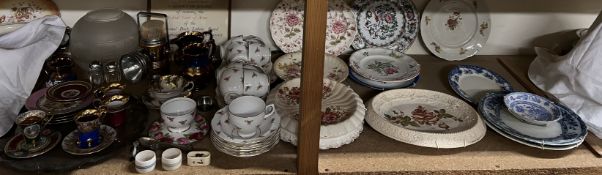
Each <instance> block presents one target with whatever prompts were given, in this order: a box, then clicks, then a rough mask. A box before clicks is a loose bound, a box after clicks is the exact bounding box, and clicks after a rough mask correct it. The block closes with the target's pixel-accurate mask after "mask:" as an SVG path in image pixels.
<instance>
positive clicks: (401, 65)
mask: <svg viewBox="0 0 602 175" xmlns="http://www.w3.org/2000/svg"><path fill="white" fill-rule="evenodd" d="M349 67H351V69H352V70H353V71H355V72H356V73H358V74H359V75H361V76H362V77H364V78H367V79H370V80H375V81H387V82H410V81H412V80H414V79H415V78H416V77H417V76H418V75H419V74H420V64H418V62H416V60H414V59H413V58H412V57H409V56H407V55H405V54H403V53H401V52H397V51H394V50H389V49H383V48H368V49H362V50H359V51H356V52H354V53H353V54H352V55H351V57H349Z"/></svg>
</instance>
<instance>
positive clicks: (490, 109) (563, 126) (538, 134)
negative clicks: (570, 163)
mask: <svg viewBox="0 0 602 175" xmlns="http://www.w3.org/2000/svg"><path fill="white" fill-rule="evenodd" d="M504 95H505V93H489V94H487V95H486V96H485V97H484V98H483V99H482V100H481V102H480V103H479V112H480V113H481V115H482V116H483V118H484V119H485V121H486V122H487V124H488V125H489V127H490V128H492V129H494V130H496V132H498V133H499V134H500V135H503V136H505V137H508V138H510V139H512V140H515V141H517V142H519V143H522V144H525V145H527V146H532V147H536V148H541V149H551V150H565V149H571V148H574V147H576V146H578V145H579V144H581V142H583V140H584V139H585V136H586V135H587V127H586V125H585V123H584V122H583V121H582V120H581V118H579V116H578V115H577V114H575V113H574V112H573V111H571V110H570V109H568V108H567V107H565V106H562V105H558V108H559V109H560V113H561V115H562V119H560V120H558V121H556V122H552V123H549V124H548V125H547V126H538V125H531V124H527V123H525V122H522V121H520V120H519V119H517V118H516V117H514V116H513V115H512V114H511V113H510V111H508V108H506V106H505V105H504Z"/></svg>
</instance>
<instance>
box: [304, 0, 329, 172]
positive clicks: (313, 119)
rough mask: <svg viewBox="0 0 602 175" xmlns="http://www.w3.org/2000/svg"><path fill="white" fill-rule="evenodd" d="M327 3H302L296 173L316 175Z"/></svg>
mask: <svg viewBox="0 0 602 175" xmlns="http://www.w3.org/2000/svg"><path fill="white" fill-rule="evenodd" d="M327 11H328V0H305V22H304V25H305V27H304V30H303V61H302V64H303V67H302V68H301V105H300V112H301V117H300V119H299V133H298V138H299V143H298V147H297V155H298V157H297V170H298V174H303V175H311V174H318V152H319V143H320V121H321V116H322V113H321V112H320V108H321V105H322V80H323V79H322V77H323V74H324V68H323V67H324V47H325V46H324V43H325V37H326V13H327Z"/></svg>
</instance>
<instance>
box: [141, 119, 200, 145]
mask: <svg viewBox="0 0 602 175" xmlns="http://www.w3.org/2000/svg"><path fill="white" fill-rule="evenodd" d="M194 120H195V121H196V122H192V124H191V126H190V128H189V129H188V130H185V131H184V132H179V133H178V132H171V131H169V130H168V129H167V126H166V125H165V124H164V123H163V122H161V121H155V122H153V124H151V126H150V128H149V129H148V134H149V136H150V137H152V138H155V139H156V140H159V141H161V142H166V143H172V144H178V145H185V144H190V143H193V142H196V141H199V140H202V139H203V138H205V135H207V133H208V132H209V126H208V125H207V122H206V120H205V117H203V116H202V115H200V114H197V115H196V117H195V118H194Z"/></svg>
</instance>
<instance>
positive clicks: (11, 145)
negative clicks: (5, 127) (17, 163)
mask: <svg viewBox="0 0 602 175" xmlns="http://www.w3.org/2000/svg"><path fill="white" fill-rule="evenodd" d="M40 137H43V138H42V139H47V142H48V143H47V144H46V145H45V146H44V148H41V149H39V150H36V151H33V152H29V151H24V150H22V149H20V145H22V144H23V143H24V142H25V137H24V136H23V134H18V135H15V136H14V137H12V138H11V139H10V140H9V141H8V143H6V145H5V146H4V154H6V155H7V156H8V157H11V158H16V159H23V158H32V157H36V156H39V155H42V154H44V153H46V152H48V151H50V150H51V149H52V148H54V147H55V146H56V145H57V144H58V143H59V142H60V141H61V133H60V132H57V131H50V130H45V131H43V132H42V133H41V134H40Z"/></svg>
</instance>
